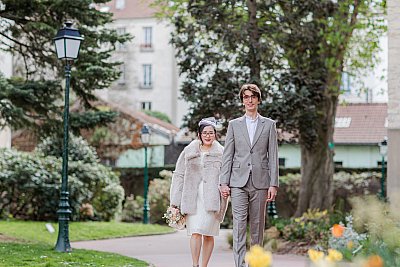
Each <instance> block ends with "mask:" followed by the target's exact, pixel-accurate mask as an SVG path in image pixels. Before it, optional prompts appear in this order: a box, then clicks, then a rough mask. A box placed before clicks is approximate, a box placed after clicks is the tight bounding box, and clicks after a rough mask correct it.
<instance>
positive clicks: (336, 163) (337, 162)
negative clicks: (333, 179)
mask: <svg viewBox="0 0 400 267" xmlns="http://www.w3.org/2000/svg"><path fill="white" fill-rule="evenodd" d="M333 165H335V167H343V161H335V162H333Z"/></svg>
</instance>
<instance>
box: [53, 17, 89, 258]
mask: <svg viewBox="0 0 400 267" xmlns="http://www.w3.org/2000/svg"><path fill="white" fill-rule="evenodd" d="M71 26H72V23H71V22H66V23H65V26H64V28H62V29H60V30H59V31H58V33H57V36H56V37H55V38H54V43H55V46H56V51H57V57H58V59H63V60H65V63H66V64H65V104H64V117H63V120H64V143H63V153H62V176H61V195H60V202H59V205H58V210H57V214H58V229H59V230H58V238H57V244H56V247H55V249H56V250H57V251H60V252H71V251H72V249H71V245H70V243H69V230H68V227H69V225H68V222H69V217H70V215H71V209H70V206H69V192H68V128H69V84H70V78H71V62H72V61H73V60H74V59H77V58H78V54H79V49H80V45H81V42H82V40H83V37H81V35H80V34H79V31H78V30H77V29H73V28H71Z"/></svg>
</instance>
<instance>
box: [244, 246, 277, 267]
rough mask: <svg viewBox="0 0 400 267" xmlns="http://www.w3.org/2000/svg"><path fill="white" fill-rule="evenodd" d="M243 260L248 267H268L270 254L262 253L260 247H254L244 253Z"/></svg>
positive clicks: (270, 258) (270, 259)
mask: <svg viewBox="0 0 400 267" xmlns="http://www.w3.org/2000/svg"><path fill="white" fill-rule="evenodd" d="M245 260H246V262H247V263H249V266H250V267H270V266H271V263H272V254H271V252H269V251H264V249H263V248H262V247H260V246H258V245H255V246H253V247H251V248H250V251H249V252H247V253H246V257H245Z"/></svg>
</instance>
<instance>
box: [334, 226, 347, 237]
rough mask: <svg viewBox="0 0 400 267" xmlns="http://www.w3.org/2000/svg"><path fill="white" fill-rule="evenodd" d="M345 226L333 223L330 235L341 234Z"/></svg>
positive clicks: (337, 235) (338, 235)
mask: <svg viewBox="0 0 400 267" xmlns="http://www.w3.org/2000/svg"><path fill="white" fill-rule="evenodd" d="M344 229H345V227H344V226H343V225H340V224H334V225H333V227H332V235H333V236H334V237H336V238H338V237H341V236H343V232H344Z"/></svg>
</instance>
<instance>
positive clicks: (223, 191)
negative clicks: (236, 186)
mask: <svg viewBox="0 0 400 267" xmlns="http://www.w3.org/2000/svg"><path fill="white" fill-rule="evenodd" d="M230 191H231V189H230V188H229V186H228V185H226V184H221V185H220V186H219V192H220V193H221V196H222V197H223V198H228V197H229V195H230Z"/></svg>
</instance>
